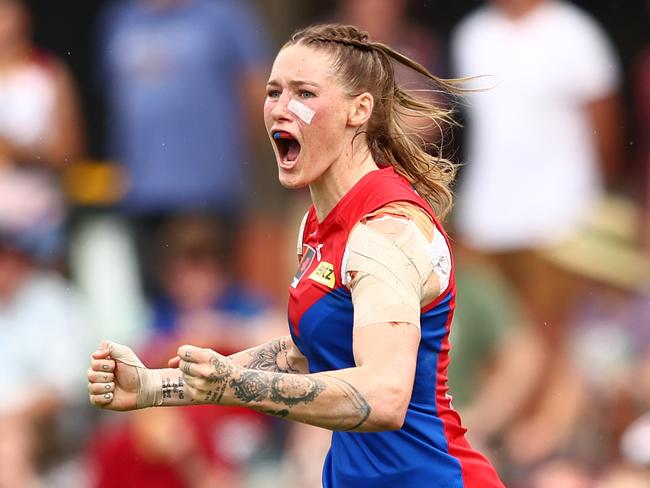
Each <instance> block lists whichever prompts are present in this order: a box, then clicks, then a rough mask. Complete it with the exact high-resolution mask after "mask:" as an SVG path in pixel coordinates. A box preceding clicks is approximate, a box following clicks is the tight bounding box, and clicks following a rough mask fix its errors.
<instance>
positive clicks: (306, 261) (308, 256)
mask: <svg viewBox="0 0 650 488" xmlns="http://www.w3.org/2000/svg"><path fill="white" fill-rule="evenodd" d="M303 249H304V250H305V252H304V253H303V255H302V259H301V260H300V265H299V266H298V271H296V275H295V276H294V277H293V280H291V286H292V287H293V288H297V287H298V283H300V280H301V279H302V277H303V276H305V273H306V272H307V270H308V269H309V267H310V266H311V263H313V262H314V257H315V256H316V250H315V249H314V248H313V247H310V246H308V245H306V244H305V246H304V247H303Z"/></svg>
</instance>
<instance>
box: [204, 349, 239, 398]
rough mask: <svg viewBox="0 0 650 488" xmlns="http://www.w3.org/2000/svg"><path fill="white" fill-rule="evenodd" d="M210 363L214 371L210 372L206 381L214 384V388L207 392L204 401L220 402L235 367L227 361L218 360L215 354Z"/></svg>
mask: <svg viewBox="0 0 650 488" xmlns="http://www.w3.org/2000/svg"><path fill="white" fill-rule="evenodd" d="M210 365H211V366H212V369H213V370H214V371H213V372H212V373H210V376H208V377H207V378H206V381H207V382H208V383H210V384H213V385H215V389H214V390H211V391H210V392H208V394H207V395H206V397H205V401H206V402H209V403H220V402H221V398H222V397H223V393H224V391H225V390H226V387H227V386H228V381H229V380H230V378H231V377H232V375H233V373H234V371H235V368H234V366H233V365H232V364H230V362H229V361H227V360H225V361H224V360H220V359H219V358H218V357H217V356H215V357H213V358H212V359H210Z"/></svg>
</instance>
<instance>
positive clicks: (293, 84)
mask: <svg viewBox="0 0 650 488" xmlns="http://www.w3.org/2000/svg"><path fill="white" fill-rule="evenodd" d="M266 85H267V86H269V85H274V86H280V83H279V82H278V81H276V80H269V81H268V82H267V83H266ZM288 85H289V86H291V87H296V86H302V85H311V86H313V87H315V88H321V85H319V84H318V83H316V82H315V81H308V80H291V81H289V83H288Z"/></svg>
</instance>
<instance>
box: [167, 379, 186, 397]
mask: <svg viewBox="0 0 650 488" xmlns="http://www.w3.org/2000/svg"><path fill="white" fill-rule="evenodd" d="M162 394H163V399H165V398H169V399H171V398H177V399H179V400H184V399H185V383H184V382H183V377H182V376H179V377H178V378H177V380H176V381H175V382H172V380H171V378H169V377H168V378H163V380H162Z"/></svg>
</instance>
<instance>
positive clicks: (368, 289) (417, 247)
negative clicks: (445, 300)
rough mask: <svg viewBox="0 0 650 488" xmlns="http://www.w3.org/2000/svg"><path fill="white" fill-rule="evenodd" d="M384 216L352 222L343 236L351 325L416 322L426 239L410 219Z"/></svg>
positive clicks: (427, 268) (426, 269)
mask: <svg viewBox="0 0 650 488" xmlns="http://www.w3.org/2000/svg"><path fill="white" fill-rule="evenodd" d="M389 219H390V220H391V221H392V222H391V221H388V219H384V218H382V219H376V220H373V221H371V222H368V223H367V224H359V225H357V226H356V227H355V228H354V229H353V230H352V232H351V234H350V238H349V240H348V246H347V254H348V256H347V263H346V274H347V273H355V274H354V278H353V279H352V280H351V281H350V291H351V293H352V302H353V304H354V327H363V326H366V325H370V324H376V323H384V322H407V323H410V324H413V325H416V326H419V324H420V300H421V298H422V288H423V285H424V283H425V282H426V281H427V279H428V277H429V276H430V275H431V272H432V269H433V265H432V264H431V260H430V258H429V255H428V254H427V252H426V246H427V241H426V239H425V238H424V236H423V235H422V234H421V233H420V231H419V230H418V229H417V227H416V225H415V224H413V223H412V222H411V221H407V220H405V219H395V218H389Z"/></svg>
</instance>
